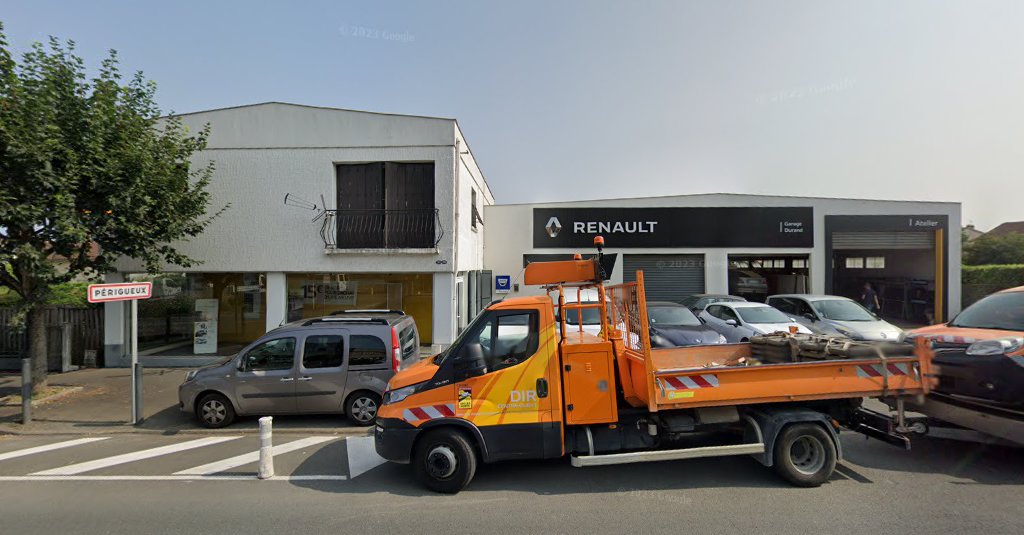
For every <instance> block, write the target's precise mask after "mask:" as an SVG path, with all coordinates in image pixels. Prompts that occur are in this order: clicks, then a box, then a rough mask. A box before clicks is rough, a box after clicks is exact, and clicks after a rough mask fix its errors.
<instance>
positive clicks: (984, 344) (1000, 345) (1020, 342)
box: [967, 336, 1024, 357]
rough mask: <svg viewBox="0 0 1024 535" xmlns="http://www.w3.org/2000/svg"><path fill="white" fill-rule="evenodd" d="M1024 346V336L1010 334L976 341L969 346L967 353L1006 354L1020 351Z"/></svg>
mask: <svg viewBox="0 0 1024 535" xmlns="http://www.w3.org/2000/svg"><path fill="white" fill-rule="evenodd" d="M1022 347H1024V338H1018V337H1016V336H1009V337H1006V338H996V339H995V340H982V341H980V342H974V343H973V344H971V345H970V346H968V347H967V354H968V355H971V356H974V357H982V356H987V355H1005V354H1007V353H1014V352H1016V351H1019V350H1020V349H1021V348H1022Z"/></svg>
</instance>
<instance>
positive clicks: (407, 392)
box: [384, 383, 422, 405]
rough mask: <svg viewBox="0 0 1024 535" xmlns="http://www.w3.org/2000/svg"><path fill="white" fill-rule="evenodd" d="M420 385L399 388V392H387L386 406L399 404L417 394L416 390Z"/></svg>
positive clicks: (385, 397) (385, 394)
mask: <svg viewBox="0 0 1024 535" xmlns="http://www.w3.org/2000/svg"><path fill="white" fill-rule="evenodd" d="M420 384H422V383H420ZM420 384H415V385H409V386H405V387H402V388H399V389H398V390H388V391H387V392H384V404H385V405H389V404H391V403H398V402H399V401H402V400H403V399H405V398H407V397H409V396H411V395H413V394H415V393H416V389H417V388H418V387H419V386H420Z"/></svg>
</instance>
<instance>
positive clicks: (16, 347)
mask: <svg viewBox="0 0 1024 535" xmlns="http://www.w3.org/2000/svg"><path fill="white" fill-rule="evenodd" d="M13 316H14V310H13V309H10V308H0V360H4V361H11V360H18V359H22V358H24V357H25V356H26V355H27V353H26V352H27V350H28V334H27V333H26V332H25V329H24V328H22V329H15V328H14V327H13V326H12V325H11V320H12V318H13ZM65 325H67V327H65ZM65 332H66V333H68V334H69V335H70V337H71V364H73V365H76V366H82V365H84V363H85V351H86V350H93V351H96V354H97V361H98V360H99V358H100V355H101V354H102V352H103V309H102V308H100V307H90V308H72V307H51V308H48V309H47V310H46V348H47V363H48V367H49V368H50V370H60V369H61V351H62V348H63V345H64V334H65ZM4 364H6V366H5V367H7V368H12V367H13V364H16V365H17V367H16V369H20V366H21V365H20V363H11V362H5V363H4Z"/></svg>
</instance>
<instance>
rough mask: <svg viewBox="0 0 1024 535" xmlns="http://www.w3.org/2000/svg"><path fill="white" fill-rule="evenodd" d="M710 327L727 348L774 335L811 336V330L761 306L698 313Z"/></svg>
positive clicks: (716, 307)
mask: <svg viewBox="0 0 1024 535" xmlns="http://www.w3.org/2000/svg"><path fill="white" fill-rule="evenodd" d="M700 318H701V319H702V320H704V322H705V323H707V324H708V326H709V327H711V328H712V329H714V330H716V331H718V332H719V333H720V334H721V335H722V336H725V339H726V340H728V341H729V343H730V344H735V343H737V342H748V341H750V337H751V336H756V335H759V334H769V333H773V332H777V331H783V332H790V327H794V328H795V329H796V331H797V332H801V333H805V334H811V330H810V329H808V328H807V327H805V326H803V325H801V324H799V323H797V321H796V319H795V318H791V317H789V316H787V315H785V314H783V313H782V312H780V311H778V310H777V309H775V308H772V307H770V306H768V305H766V304H764V303H748V302H738V303H737V302H724V303H712V304H710V305H708V307H707V308H705V309H704V312H701V313H700Z"/></svg>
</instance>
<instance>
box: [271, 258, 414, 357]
mask: <svg viewBox="0 0 1024 535" xmlns="http://www.w3.org/2000/svg"><path fill="white" fill-rule="evenodd" d="M367 308H376V309H393V310H404V311H405V312H406V313H407V314H409V315H410V316H412V317H413V318H414V319H415V320H416V327H417V329H419V332H420V342H421V343H423V344H429V343H431V333H432V332H433V317H434V279H433V276H432V275H430V274H429V273H289V274H288V321H296V320H300V319H303V318H312V317H317V316H324V315H327V314H330V313H331V312H334V311H336V310H347V309H367Z"/></svg>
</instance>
